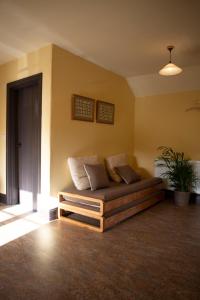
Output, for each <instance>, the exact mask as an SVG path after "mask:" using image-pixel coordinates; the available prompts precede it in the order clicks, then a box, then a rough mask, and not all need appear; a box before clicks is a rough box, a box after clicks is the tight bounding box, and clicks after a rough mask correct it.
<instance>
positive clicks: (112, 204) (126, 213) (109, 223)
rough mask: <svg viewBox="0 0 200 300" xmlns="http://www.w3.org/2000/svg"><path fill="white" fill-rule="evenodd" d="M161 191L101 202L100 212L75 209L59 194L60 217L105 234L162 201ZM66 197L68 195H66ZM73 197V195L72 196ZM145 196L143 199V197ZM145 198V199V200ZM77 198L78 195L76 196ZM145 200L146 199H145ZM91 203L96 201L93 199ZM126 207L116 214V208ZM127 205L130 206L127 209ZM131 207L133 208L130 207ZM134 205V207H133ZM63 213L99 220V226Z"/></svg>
mask: <svg viewBox="0 0 200 300" xmlns="http://www.w3.org/2000/svg"><path fill="white" fill-rule="evenodd" d="M159 189H161V186H156V187H153V188H149V189H145V190H143V191H140V192H136V193H133V194H129V195H127V196H124V197H121V198H118V199H115V200H111V201H109V202H107V203H105V202H104V201H103V200H99V199H98V201H99V203H100V211H99V212H97V211H93V210H90V209H89V206H88V208H87V209H86V208H85V207H84V206H83V207H80V205H79V207H75V206H74V205H68V204H65V203H64V198H63V195H62V193H59V207H58V217H59V219H61V220H64V221H66V222H68V223H71V224H76V225H79V226H81V227H86V228H88V229H92V230H95V231H97V232H103V231H105V230H107V229H109V228H111V227H113V226H114V225H116V224H118V223H120V222H121V221H123V220H125V219H127V218H129V217H131V216H133V215H135V214H137V213H138V212H140V211H142V210H144V209H146V208H148V207H150V206H152V205H154V204H155V203H157V202H158V201H160V200H162V199H163V198H164V191H162V190H159ZM65 195H66V193H65ZM70 196H71V195H70ZM142 196H143V197H142ZM144 196H145V198H144ZM76 197H77V195H76ZM143 198H144V199H143ZM140 199H141V200H142V199H143V200H144V201H143V202H141V203H139V204H137V205H134V202H135V201H136V200H140ZM81 200H84V199H83V197H81ZM87 201H89V198H88V197H87ZM91 201H94V199H93V198H92V200H91ZM120 204H121V208H122V207H124V210H120V212H115V210H114V209H116V208H120ZM126 205H129V207H128V208H127V207H126ZM130 205H131V206H130ZM132 205H133V206H132ZM62 211H65V212H67V213H69V214H70V213H74V214H78V215H81V216H85V217H87V218H91V219H93V220H98V222H99V226H93V225H91V224H88V223H86V222H84V221H83V220H81V221H79V220H77V219H76V220H75V219H71V218H70V217H69V216H68V217H67V216H65V217H64V216H63V214H62ZM108 211H109V216H107V217H106V216H105V213H106V212H108Z"/></svg>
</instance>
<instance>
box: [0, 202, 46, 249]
mask: <svg viewBox="0 0 200 300" xmlns="http://www.w3.org/2000/svg"><path fill="white" fill-rule="evenodd" d="M16 218H17V220H16ZM12 219H13V220H12ZM3 222H5V224H2V223H3ZM48 222H49V218H48V215H47V214H46V215H44V214H42V213H39V212H31V211H30V207H26V206H23V205H19V204H18V205H13V206H10V207H6V208H4V209H2V210H1V211H0V246H3V245H5V244H7V243H9V242H11V241H13V240H15V239H17V238H19V237H22V236H23V235H25V234H27V233H29V232H31V231H34V230H36V229H38V228H39V227H40V226H42V225H43V224H47V223H48Z"/></svg>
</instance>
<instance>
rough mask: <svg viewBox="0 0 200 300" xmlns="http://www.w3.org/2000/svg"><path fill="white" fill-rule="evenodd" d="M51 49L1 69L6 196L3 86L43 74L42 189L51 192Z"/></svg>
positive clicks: (1, 176)
mask: <svg viewBox="0 0 200 300" xmlns="http://www.w3.org/2000/svg"><path fill="white" fill-rule="evenodd" d="M51 63H52V45H49V46H46V47H44V48H41V49H39V50H37V51H35V52H32V53H29V54H26V55H25V56H23V57H22V58H20V59H17V60H14V61H11V62H9V63H6V64H4V65H1V66H0V107H1V109H0V193H4V194H5V193H6V86H7V83H8V82H12V81H15V80H18V79H21V78H25V77H28V76H31V75H33V74H37V73H41V72H42V73H43V84H42V87H43V89H42V149H41V156H42V157H41V158H42V159H41V161H42V163H41V173H42V176H41V177H42V182H41V188H42V192H43V193H48V192H49V190H50V113H51Z"/></svg>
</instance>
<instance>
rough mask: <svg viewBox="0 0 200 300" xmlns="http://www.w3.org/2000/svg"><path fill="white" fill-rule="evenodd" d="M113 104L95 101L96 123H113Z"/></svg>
mask: <svg viewBox="0 0 200 300" xmlns="http://www.w3.org/2000/svg"><path fill="white" fill-rule="evenodd" d="M114 113H115V105H114V104H112V103H109V102H104V101H97V109H96V121H97V123H105V124H114Z"/></svg>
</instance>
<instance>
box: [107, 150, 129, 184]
mask: <svg viewBox="0 0 200 300" xmlns="http://www.w3.org/2000/svg"><path fill="white" fill-rule="evenodd" d="M127 164H128V161H127V155H126V154H125V153H121V154H117V155H112V156H109V157H107V158H106V166H107V169H108V172H109V175H110V177H111V178H112V180H114V181H115V182H121V181H122V179H121V177H120V176H119V175H118V174H117V172H116V171H115V168H116V167H121V166H125V165H127Z"/></svg>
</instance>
